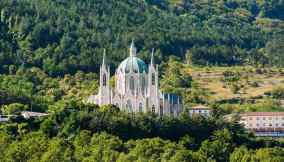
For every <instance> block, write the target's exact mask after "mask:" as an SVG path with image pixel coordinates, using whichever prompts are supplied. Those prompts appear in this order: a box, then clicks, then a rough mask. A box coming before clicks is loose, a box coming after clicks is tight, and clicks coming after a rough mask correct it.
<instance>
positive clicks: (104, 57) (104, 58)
mask: <svg viewBox="0 0 284 162" xmlns="http://www.w3.org/2000/svg"><path fill="white" fill-rule="evenodd" d="M105 60H106V49H104V55H103V63H102V65H103V66H105Z"/></svg>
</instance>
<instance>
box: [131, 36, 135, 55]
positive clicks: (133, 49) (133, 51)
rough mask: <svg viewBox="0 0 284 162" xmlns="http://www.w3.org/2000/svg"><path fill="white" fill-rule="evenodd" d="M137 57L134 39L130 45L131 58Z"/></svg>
mask: <svg viewBox="0 0 284 162" xmlns="http://www.w3.org/2000/svg"><path fill="white" fill-rule="evenodd" d="M135 56H136V47H135V44H134V40H133V39H132V42H131V45H130V57H135Z"/></svg>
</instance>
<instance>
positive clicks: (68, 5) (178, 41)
mask: <svg viewBox="0 0 284 162" xmlns="http://www.w3.org/2000/svg"><path fill="white" fill-rule="evenodd" d="M0 10H1V29H0V30H1V31H0V33H1V38H0V39H1V40H0V42H1V48H0V50H1V51H0V53H1V58H0V65H1V71H2V72H8V71H9V70H10V71H11V70H13V69H15V68H18V67H19V66H25V67H32V66H36V67H39V68H40V69H43V70H44V71H45V72H47V73H48V74H50V75H52V76H62V75H64V74H67V73H68V74H74V73H75V72H76V71H77V70H82V71H84V72H97V71H98V66H99V63H100V60H101V57H102V51H103V49H104V48H106V49H107V57H108V58H109V60H110V63H111V64H112V65H113V66H112V68H114V65H117V64H118V63H119V62H120V61H121V60H122V59H123V58H125V57H126V56H127V55H128V52H127V47H128V46H129V43H130V41H131V39H134V40H135V42H136V44H137V46H138V49H139V57H141V58H145V59H146V60H149V55H150V50H151V49H152V48H155V49H156V54H155V57H157V58H156V60H157V61H159V62H161V61H165V60H167V59H168V57H169V56H171V55H175V56H178V57H180V58H183V59H185V58H186V60H187V61H188V62H189V63H192V64H196V65H220V66H225V65H229V66H231V65H243V64H246V65H247V64H249V65H262V66H265V65H267V66H282V65H283V61H282V60H283V41H284V40H283V27H284V22H283V20H284V16H283V15H284V13H283V12H284V4H283V1H282V0H269V1H261V0H250V1H246V0H226V1H223V0H210V1H207V0H201V1H200V0H198V1H195V0H134V1H133V0H80V1H78V0H2V1H1V2H0Z"/></svg>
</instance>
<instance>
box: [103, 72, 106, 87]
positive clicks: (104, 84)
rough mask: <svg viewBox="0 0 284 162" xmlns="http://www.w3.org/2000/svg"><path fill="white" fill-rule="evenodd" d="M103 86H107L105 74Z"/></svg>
mask: <svg viewBox="0 0 284 162" xmlns="http://www.w3.org/2000/svg"><path fill="white" fill-rule="evenodd" d="M103 86H106V74H103Z"/></svg>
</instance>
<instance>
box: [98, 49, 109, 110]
mask: <svg viewBox="0 0 284 162" xmlns="http://www.w3.org/2000/svg"><path fill="white" fill-rule="evenodd" d="M105 61H106V50H104V54H103V63H102V65H101V67H100V88H99V105H100V106H101V105H108V104H111V90H110V85H109V80H110V68H109V66H108V65H107V64H106V62H105Z"/></svg>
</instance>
